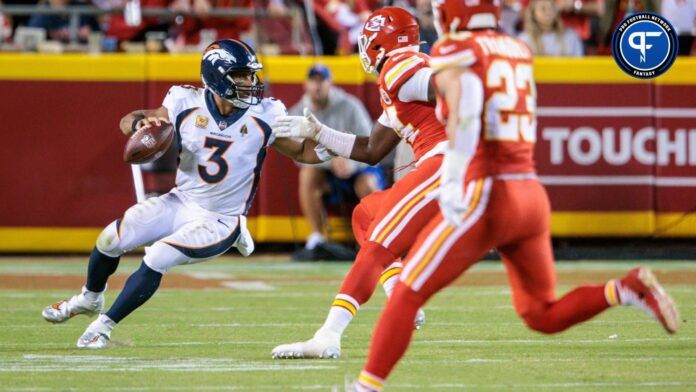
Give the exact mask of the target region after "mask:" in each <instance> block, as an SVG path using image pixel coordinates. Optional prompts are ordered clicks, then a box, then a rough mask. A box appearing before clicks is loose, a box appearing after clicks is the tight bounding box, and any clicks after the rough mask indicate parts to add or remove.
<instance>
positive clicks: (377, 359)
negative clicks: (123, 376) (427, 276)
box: [359, 284, 425, 391]
mask: <svg viewBox="0 0 696 392" xmlns="http://www.w3.org/2000/svg"><path fill="white" fill-rule="evenodd" d="M424 303H425V301H424V300H423V299H422V298H421V296H420V295H419V294H418V293H416V292H414V291H413V290H411V289H410V288H409V287H407V286H406V285H405V284H398V285H397V286H396V288H394V293H393V294H392V297H391V298H390V299H389V301H388V302H387V306H386V307H385V308H384V311H383V312H382V315H381V316H380V318H379V321H378V322H377V327H376V328H375V331H374V333H373V334H372V341H371V342H370V351H369V354H368V356H367V363H366V364H365V367H364V368H363V373H361V378H360V379H359V381H362V380H363V377H362V375H363V374H367V375H368V376H370V377H371V378H372V379H373V381H376V383H373V384H371V386H372V388H373V389H374V390H377V391H379V390H380V389H379V388H380V385H379V384H383V383H384V380H386V378H387V376H389V374H390V373H391V371H392V370H393V369H394V367H395V366H396V363H397V362H398V361H399V360H400V359H401V357H402V356H403V355H404V353H406V349H407V348H408V346H409V344H410V343H411V338H412V337H413V319H414V318H415V317H416V312H417V311H418V309H419V308H420V307H421V306H422V305H423V304H424Z"/></svg>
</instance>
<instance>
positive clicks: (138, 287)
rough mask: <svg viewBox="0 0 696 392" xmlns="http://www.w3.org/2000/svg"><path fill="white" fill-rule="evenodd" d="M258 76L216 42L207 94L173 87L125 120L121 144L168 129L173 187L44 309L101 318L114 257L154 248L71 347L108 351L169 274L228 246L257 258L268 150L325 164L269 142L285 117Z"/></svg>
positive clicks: (101, 247) (105, 235)
mask: <svg viewBox="0 0 696 392" xmlns="http://www.w3.org/2000/svg"><path fill="white" fill-rule="evenodd" d="M261 69H262V66H261V64H260V63H259V62H258V61H257V58H256V55H255V53H254V51H253V50H252V48H251V47H249V46H248V45H246V44H244V43H242V42H240V41H236V40H220V41H216V42H214V43H213V44H211V45H210V46H209V47H208V48H207V49H206V51H205V53H204V54H203V58H202V61H201V78H202V80H203V84H204V86H205V88H203V89H200V88H195V87H191V86H174V87H172V88H171V89H170V90H169V92H168V93H167V96H166V97H165V99H164V102H163V103H162V106H161V107H160V108H158V109H152V110H139V111H135V112H133V113H130V114H128V115H126V116H125V117H124V118H123V119H122V120H121V124H120V126H121V130H122V131H123V132H124V133H125V134H126V135H130V134H131V133H133V132H135V131H137V130H140V129H143V128H145V127H151V126H152V124H157V125H160V124H161V123H171V124H173V125H174V129H175V131H176V143H177V146H178V148H179V164H178V168H177V174H176V187H175V188H174V189H172V190H171V191H170V192H169V193H167V194H164V195H162V196H160V197H153V198H149V199H147V200H145V201H142V202H140V203H138V204H136V205H134V206H133V207H131V208H129V209H128V210H127V211H126V212H125V214H123V217H121V218H120V219H116V220H115V221H113V222H112V223H111V224H109V225H108V226H107V227H106V228H105V229H104V230H103V231H102V233H101V234H100V235H99V237H98V239H97V243H96V246H95V247H94V249H93V250H92V253H91V255H90V258H89V265H88V270H87V281H86V283H85V285H84V287H83V288H82V292H81V293H80V294H77V295H75V296H73V297H72V298H70V299H69V300H65V301H59V302H57V303H55V304H53V305H51V306H48V307H46V308H45V309H44V311H43V313H42V314H43V317H44V318H45V319H46V320H47V321H50V322H53V323H62V322H65V321H67V320H68V319H70V318H71V317H73V316H75V315H78V314H86V315H94V314H100V313H101V312H102V310H103V307H104V292H105V290H106V283H107V280H108V278H109V276H110V275H111V274H113V273H114V272H115V271H116V268H117V267H118V263H119V258H120V256H121V255H122V254H124V253H126V252H128V251H130V250H132V249H135V248H138V247H140V246H143V245H148V244H151V245H150V246H149V247H147V248H146V249H145V257H144V259H143V262H142V264H141V265H140V268H139V269H138V270H137V271H136V272H134V273H133V274H132V275H131V276H130V277H129V278H128V280H127V281H126V284H125V287H124V288H123V291H121V293H120V294H119V296H118V297H117V298H116V301H115V302H114V303H113V305H112V306H111V308H110V309H109V310H108V311H107V312H106V313H104V314H100V315H99V317H98V318H97V319H96V320H95V321H94V322H92V323H91V324H90V325H89V326H88V327H87V329H86V331H85V332H84V334H83V335H82V336H81V337H80V338H79V339H78V341H77V347H84V348H102V347H104V346H106V344H107V343H108V341H109V339H110V337H111V331H112V329H113V328H114V327H115V326H116V324H118V323H119V322H120V321H121V320H123V319H124V318H125V317H126V316H128V315H129V314H130V313H131V312H132V311H134V310H135V309H137V308H138V307H139V306H141V305H142V304H144V303H145V302H146V301H147V300H148V299H149V298H150V297H151V296H152V295H153V294H154V293H155V291H156V290H157V288H158V287H159V284H160V280H161V279H162V276H163V274H164V273H166V272H167V271H168V270H169V269H171V268H172V267H174V266H177V265H180V264H190V263H197V262H200V261H204V260H209V259H211V258H214V257H216V256H218V255H221V254H223V253H225V252H226V251H227V250H228V249H230V248H231V247H236V248H237V249H238V250H239V252H240V253H241V254H243V255H245V256H247V255H249V254H250V253H251V252H252V251H253V250H254V243H253V240H252V238H251V236H250V234H249V231H248V230H247V227H246V218H245V215H246V214H247V212H248V211H249V207H250V205H251V202H252V200H253V199H254V195H255V193H256V188H257V186H258V183H259V176H260V173H261V166H262V165H263V161H264V158H265V156H266V149H267V147H268V146H273V147H274V148H276V149H277V150H278V151H279V152H281V153H282V154H284V155H287V156H288V157H290V158H292V159H295V160H298V161H301V162H306V163H318V162H321V161H322V159H329V158H330V157H331V156H330V155H329V154H328V153H326V152H325V150H323V148H322V147H321V146H317V144H316V143H314V142H313V141H306V142H302V143H300V142H297V141H294V140H292V139H275V137H274V136H273V134H272V132H271V127H270V125H269V124H272V123H273V122H274V121H275V119H276V117H278V116H282V115H285V114H286V111H285V106H284V105H283V104H282V103H281V102H280V101H278V100H275V99H272V98H263V90H264V86H263V84H262V83H261V82H260V81H259V79H258V77H257V75H256V73H257V72H258V71H260V70H261ZM320 156H321V158H320Z"/></svg>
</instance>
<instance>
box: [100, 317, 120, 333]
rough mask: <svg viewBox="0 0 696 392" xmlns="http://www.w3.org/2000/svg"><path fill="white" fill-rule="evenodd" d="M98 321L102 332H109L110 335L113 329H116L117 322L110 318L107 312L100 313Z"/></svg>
mask: <svg viewBox="0 0 696 392" xmlns="http://www.w3.org/2000/svg"><path fill="white" fill-rule="evenodd" d="M97 321H98V322H99V324H97V325H98V328H99V330H100V331H99V332H102V333H106V332H109V333H107V335H109V334H110V333H111V331H112V330H113V329H114V327H115V326H116V323H115V322H114V320H112V319H110V318H109V316H107V315H105V314H101V315H99V318H97Z"/></svg>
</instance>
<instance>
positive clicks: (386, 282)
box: [379, 261, 404, 297]
mask: <svg viewBox="0 0 696 392" xmlns="http://www.w3.org/2000/svg"><path fill="white" fill-rule="evenodd" d="M403 266H404V265H403V264H402V263H401V261H395V262H393V263H391V264H390V265H389V267H387V268H385V269H384V271H382V276H380V277H379V282H380V283H382V287H383V288H384V292H385V293H386V294H387V297H390V296H391V293H392V291H394V287H396V284H397V283H398V282H399V274H401V269H402V268H403Z"/></svg>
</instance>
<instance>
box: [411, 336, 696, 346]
mask: <svg viewBox="0 0 696 392" xmlns="http://www.w3.org/2000/svg"><path fill="white" fill-rule="evenodd" d="M693 340H696V338H690V337H676V336H675V337H666V338H632V339H617V340H609V339H579V340H574V339H569V340H552V339H490V340H484V339H442V340H414V341H413V344H496V343H500V344H578V343H580V344H596V343H602V344H608V343H611V344H618V343H649V342H674V343H679V342H683V341H693Z"/></svg>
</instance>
